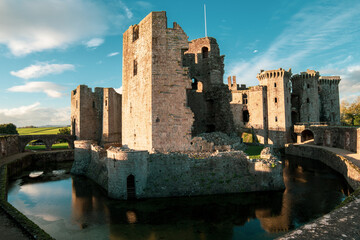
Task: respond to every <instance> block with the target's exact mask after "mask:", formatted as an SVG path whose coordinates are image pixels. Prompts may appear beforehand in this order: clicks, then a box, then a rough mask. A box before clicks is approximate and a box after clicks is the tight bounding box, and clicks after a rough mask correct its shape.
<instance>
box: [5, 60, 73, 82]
mask: <svg viewBox="0 0 360 240" xmlns="http://www.w3.org/2000/svg"><path fill="white" fill-rule="evenodd" d="M69 70H75V66H74V65H72V64H48V63H38V64H35V65H30V66H29V67H26V68H24V69H21V70H19V71H16V72H15V71H11V72H10V74H11V75H13V76H16V77H19V78H23V79H31V78H39V77H44V76H46V75H49V74H60V73H62V72H64V71H69Z"/></svg>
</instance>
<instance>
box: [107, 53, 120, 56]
mask: <svg viewBox="0 0 360 240" xmlns="http://www.w3.org/2000/svg"><path fill="white" fill-rule="evenodd" d="M118 54H119V52H113V53H109V54H108V55H107V56H108V57H113V56H116V55H118Z"/></svg>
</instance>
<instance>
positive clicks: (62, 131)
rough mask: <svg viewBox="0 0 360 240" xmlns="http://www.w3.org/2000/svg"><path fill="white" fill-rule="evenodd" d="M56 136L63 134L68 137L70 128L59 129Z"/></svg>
mask: <svg viewBox="0 0 360 240" xmlns="http://www.w3.org/2000/svg"><path fill="white" fill-rule="evenodd" d="M58 134H63V135H70V134H71V133H70V128H69V127H63V128H60V129H59V133H58Z"/></svg>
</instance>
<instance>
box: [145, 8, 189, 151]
mask: <svg viewBox="0 0 360 240" xmlns="http://www.w3.org/2000/svg"><path fill="white" fill-rule="evenodd" d="M152 14H153V15H152V39H153V44H152V49H151V50H152V101H151V104H152V119H151V124H152V148H153V149H155V150H157V151H162V152H168V151H187V150H188V149H189V148H190V142H191V127H192V124H193V121H194V119H193V118H194V114H193V112H192V111H191V110H190V108H189V107H187V96H186V90H187V89H189V88H191V80H190V78H189V76H188V70H187V68H184V67H183V65H182V50H183V49H186V48H187V47H188V36H187V35H186V34H185V32H184V31H183V30H182V29H181V27H180V26H179V25H178V24H177V23H173V28H167V17H166V13H165V12H158V13H152ZM146 150H151V149H146Z"/></svg>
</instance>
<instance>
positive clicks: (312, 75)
mask: <svg viewBox="0 0 360 240" xmlns="http://www.w3.org/2000/svg"><path fill="white" fill-rule="evenodd" d="M319 76H320V74H319V72H317V71H315V70H309V69H307V70H306V72H301V73H300V74H295V75H293V76H292V77H291V80H299V79H317V78H319Z"/></svg>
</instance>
